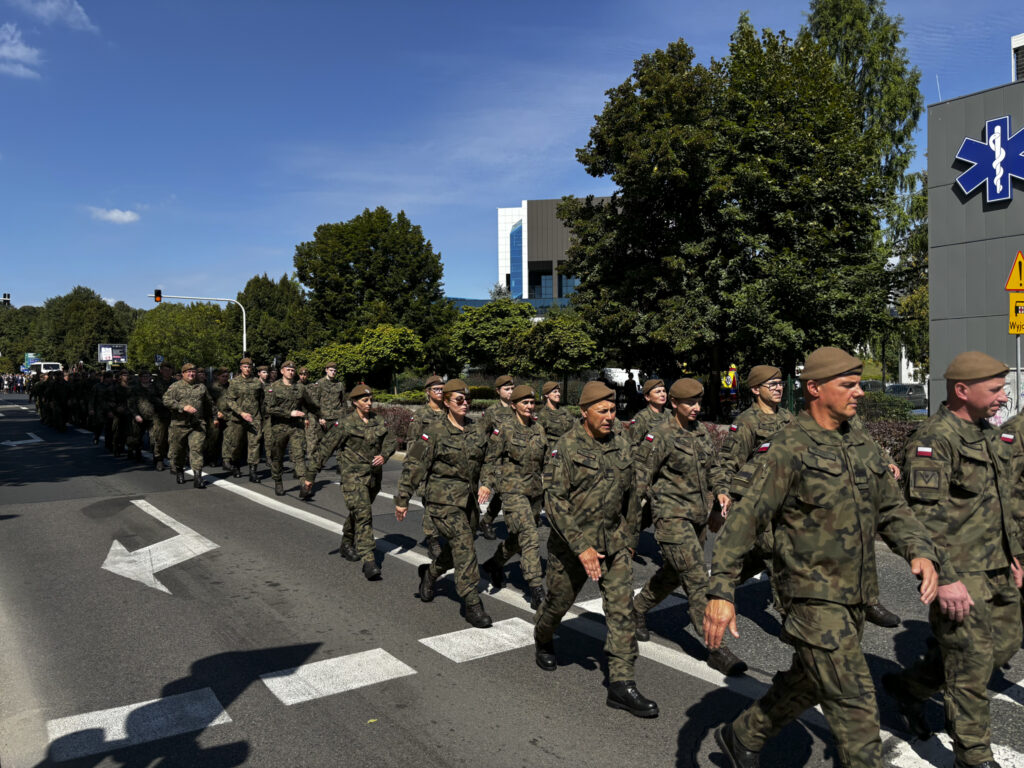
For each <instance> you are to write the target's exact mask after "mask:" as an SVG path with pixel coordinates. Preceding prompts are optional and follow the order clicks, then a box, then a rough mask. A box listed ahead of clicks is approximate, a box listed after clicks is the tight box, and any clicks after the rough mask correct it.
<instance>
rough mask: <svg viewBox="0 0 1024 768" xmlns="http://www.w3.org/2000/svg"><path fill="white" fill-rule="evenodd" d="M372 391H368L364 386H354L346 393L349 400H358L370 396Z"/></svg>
mask: <svg viewBox="0 0 1024 768" xmlns="http://www.w3.org/2000/svg"><path fill="white" fill-rule="evenodd" d="M372 394H373V390H372V389H370V388H369V387H368V386H367V385H366V384H356V385H355V386H354V387H352V391H351V392H349V393H348V399H349V400H359V399H360V398H363V397H366V396H367V395H372Z"/></svg>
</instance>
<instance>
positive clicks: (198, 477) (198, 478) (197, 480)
mask: <svg viewBox="0 0 1024 768" xmlns="http://www.w3.org/2000/svg"><path fill="white" fill-rule="evenodd" d="M192 487H193V488H205V487H206V483H205V482H203V470H199V471H198V472H195V473H194V477H193V478H192Z"/></svg>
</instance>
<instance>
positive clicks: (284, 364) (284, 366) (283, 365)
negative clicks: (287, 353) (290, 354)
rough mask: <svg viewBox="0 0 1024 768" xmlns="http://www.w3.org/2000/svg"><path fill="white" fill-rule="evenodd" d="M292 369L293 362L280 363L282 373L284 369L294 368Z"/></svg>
mask: <svg viewBox="0 0 1024 768" xmlns="http://www.w3.org/2000/svg"><path fill="white" fill-rule="evenodd" d="M294 367H295V361H294V360H285V361H284V362H283V363H281V370H282V371H283V370H284V369H285V368H294Z"/></svg>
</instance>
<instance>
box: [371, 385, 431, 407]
mask: <svg viewBox="0 0 1024 768" xmlns="http://www.w3.org/2000/svg"><path fill="white" fill-rule="evenodd" d="M373 399H374V400H376V401H377V402H379V403H394V404H396V405H423V404H424V403H425V402H426V401H427V395H426V393H425V392H424V391H423V390H422V389H410V390H406V391H405V392H399V393H398V394H397V395H392V394H391V393H390V392H374V393H373Z"/></svg>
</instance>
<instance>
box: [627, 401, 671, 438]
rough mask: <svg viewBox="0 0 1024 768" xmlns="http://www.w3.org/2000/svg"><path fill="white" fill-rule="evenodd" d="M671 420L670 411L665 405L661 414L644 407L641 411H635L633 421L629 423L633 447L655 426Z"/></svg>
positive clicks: (647, 406) (646, 406)
mask: <svg viewBox="0 0 1024 768" xmlns="http://www.w3.org/2000/svg"><path fill="white" fill-rule="evenodd" d="M671 418H672V411H671V410H670V409H669V407H668V406H667V405H666V406H665V407H664V408H663V409H662V411H661V413H655V412H654V411H653V410H652V409H651V406H649V405H645V406H644V407H643V408H642V409H641V410H639V411H637V413H636V415H635V416H634V417H633V420H632V421H630V422H629V439H630V441H631V442H632V443H633V445H639V444H640V443H641V442H643V439H644V437H645V436H646V435H647V434H648V433H650V432H652V431H653V430H654V428H655V427H656V426H658V425H659V424H661V423H662V422H663V421H667V420H668V419H671Z"/></svg>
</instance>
